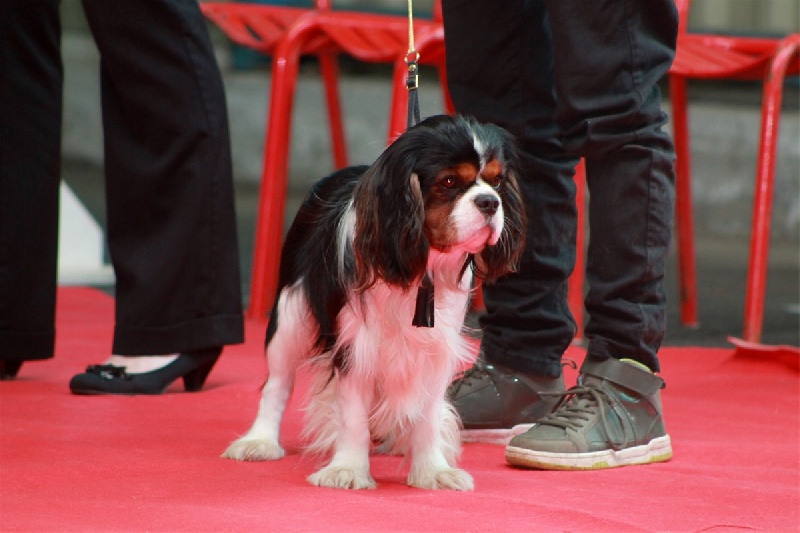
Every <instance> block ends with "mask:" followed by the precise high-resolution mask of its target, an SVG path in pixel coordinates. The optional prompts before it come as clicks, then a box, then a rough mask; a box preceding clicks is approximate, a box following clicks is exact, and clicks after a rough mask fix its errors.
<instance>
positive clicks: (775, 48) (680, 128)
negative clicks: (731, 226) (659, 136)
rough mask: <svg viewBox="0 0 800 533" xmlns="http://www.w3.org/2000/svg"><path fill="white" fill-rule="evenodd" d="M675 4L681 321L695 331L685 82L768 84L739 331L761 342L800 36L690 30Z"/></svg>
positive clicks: (673, 86)
mask: <svg viewBox="0 0 800 533" xmlns="http://www.w3.org/2000/svg"><path fill="white" fill-rule="evenodd" d="M676 4H677V7H678V10H679V14H680V27H679V34H678V47H677V53H676V56H675V61H674V62H673V65H672V68H671V69H670V71H669V92H670V99H671V102H672V124H673V137H674V141H675V152H676V163H675V175H676V179H675V190H676V206H675V209H676V236H677V243H678V278H679V287H680V313H681V322H682V323H683V324H684V325H688V326H693V327H694V326H697V325H698V316H697V282H696V276H695V270H696V258H695V250H694V221H693V216H692V193H691V157H690V147H689V146H690V142H689V126H688V100H687V92H686V85H687V80H688V79H729V80H749V81H752V80H763V82H764V85H763V93H762V107H761V133H760V138H759V148H758V159H757V166H756V177H755V195H754V205H753V219H752V227H751V236H750V257H749V265H748V275H747V288H746V292H745V306H744V324H743V331H742V336H743V339H744V340H746V341H749V342H760V340H761V332H762V327H763V315H764V301H765V292H766V279H767V263H768V258H769V237H770V219H771V212H772V198H773V188H774V181H775V155H776V148H777V138H778V126H779V123H780V109H781V100H782V96H783V84H784V80H785V78H786V76H787V75H789V74H797V73H798V72H800V61H799V59H800V35H798V34H793V35H789V36H788V37H785V38H784V39H767V38H751V37H728V36H721V35H705V34H693V33H688V31H687V28H688V16H689V6H690V0H677V2H676Z"/></svg>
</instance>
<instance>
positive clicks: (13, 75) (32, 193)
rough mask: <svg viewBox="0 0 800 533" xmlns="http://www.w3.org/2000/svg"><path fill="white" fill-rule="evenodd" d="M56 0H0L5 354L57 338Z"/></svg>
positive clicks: (20, 355) (37, 348)
mask: <svg viewBox="0 0 800 533" xmlns="http://www.w3.org/2000/svg"><path fill="white" fill-rule="evenodd" d="M58 5H59V2H58V1H57V0H49V1H48V0H41V1H36V2H32V1H30V0H2V2H0V58H2V59H0V358H2V359H5V360H33V359H46V358H49V357H52V356H53V347H54V342H55V305H56V263H57V256H58V187H59V161H60V153H61V102H62V96H61V93H62V69H61V55H60V41H61V29H60V24H59V18H58Z"/></svg>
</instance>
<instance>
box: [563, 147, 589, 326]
mask: <svg viewBox="0 0 800 533" xmlns="http://www.w3.org/2000/svg"><path fill="white" fill-rule="evenodd" d="M575 186H576V188H577V189H576V194H575V204H576V207H577V209H578V232H577V236H576V239H575V269H574V270H573V271H572V275H571V276H570V277H569V281H568V282H567V283H568V288H567V303H568V305H569V310H570V312H571V313H572V316H573V318H575V323H576V326H577V333H576V334H575V339H574V340H575V341H581V340H583V284H584V279H585V278H586V162H585V161H584V160H583V159H581V161H580V163H578V166H577V167H576V168H575Z"/></svg>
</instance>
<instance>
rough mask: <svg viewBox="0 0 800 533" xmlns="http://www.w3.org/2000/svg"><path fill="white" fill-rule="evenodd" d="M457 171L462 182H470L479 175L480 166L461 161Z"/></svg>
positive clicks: (456, 168)
mask: <svg viewBox="0 0 800 533" xmlns="http://www.w3.org/2000/svg"><path fill="white" fill-rule="evenodd" d="M454 170H455V173H456V175H457V176H458V178H459V179H460V180H461V182H462V183H464V184H465V185H466V184H470V183H472V182H474V181H475V178H476V177H477V176H478V168H477V167H476V166H475V165H473V164H471V163H461V164H460V165H458V166H457V167H455V169H454Z"/></svg>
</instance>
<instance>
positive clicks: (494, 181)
mask: <svg viewBox="0 0 800 533" xmlns="http://www.w3.org/2000/svg"><path fill="white" fill-rule="evenodd" d="M505 178H506V177H505V176H504V175H502V174H498V175H497V176H495V177H494V178H486V179H484V181H486V183H487V184H488V185H489V186H490V187H493V188H495V189H499V188H500V185H502V184H503V181H505Z"/></svg>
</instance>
